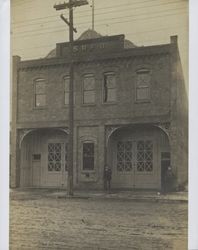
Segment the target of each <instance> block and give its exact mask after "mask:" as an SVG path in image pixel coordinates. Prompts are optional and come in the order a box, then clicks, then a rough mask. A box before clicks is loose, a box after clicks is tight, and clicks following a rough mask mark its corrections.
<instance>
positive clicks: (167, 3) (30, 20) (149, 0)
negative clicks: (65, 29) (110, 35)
mask: <svg viewBox="0 0 198 250" xmlns="http://www.w3.org/2000/svg"><path fill="white" fill-rule="evenodd" d="M151 1H157V0H146V1H143V2H139V1H137V2H135V3H138V4H142V3H145V2H148V3H150V2H151ZM177 3H180V1H175V2H172V1H170V2H166V3H161V4H157V5H156V4H154V5H150V6H140V7H134V3H133V4H128V5H127V9H129V6H133V9H134V8H135V9H142V8H152V7H160V6H162V5H163V6H164V5H169V4H177ZM117 7H123V4H121V5H114V6H113V7H112V6H110V7H105V8H104V7H103V8H98V9H96V10H97V11H98V10H106V9H112V8H113V9H114V8H117ZM118 11H120V8H119V10H118ZM84 12H91V10H84V11H80V12H79V13H84ZM99 14H100V13H99ZM51 17H57V15H51V16H46V17H39V18H33V19H29V20H25V21H19V22H12V24H15V25H17V24H18V23H27V22H32V21H34V20H40V19H46V18H51Z"/></svg>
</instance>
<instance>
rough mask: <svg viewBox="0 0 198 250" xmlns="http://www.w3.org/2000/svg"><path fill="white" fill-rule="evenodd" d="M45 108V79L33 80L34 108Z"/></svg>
mask: <svg viewBox="0 0 198 250" xmlns="http://www.w3.org/2000/svg"><path fill="white" fill-rule="evenodd" d="M44 106H46V81H45V79H37V80H35V107H44Z"/></svg>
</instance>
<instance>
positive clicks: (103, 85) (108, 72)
mask: <svg viewBox="0 0 198 250" xmlns="http://www.w3.org/2000/svg"><path fill="white" fill-rule="evenodd" d="M108 75H110V76H111V75H113V76H114V78H115V87H114V88H106V87H105V82H106V80H105V77H106V76H108ZM102 81H103V83H102V103H103V104H115V103H117V77H116V72H115V71H106V72H104V73H103V79H102ZM105 88H106V90H107V91H108V89H115V100H114V101H108V100H106V101H105Z"/></svg>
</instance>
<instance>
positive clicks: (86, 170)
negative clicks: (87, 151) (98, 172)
mask: <svg viewBox="0 0 198 250" xmlns="http://www.w3.org/2000/svg"><path fill="white" fill-rule="evenodd" d="M84 144H93V147H94V148H93V169H84ZM96 150H97V149H96V143H95V141H92V140H86V141H82V160H81V162H82V172H83V173H87V172H89V173H90V172H95V169H96Z"/></svg>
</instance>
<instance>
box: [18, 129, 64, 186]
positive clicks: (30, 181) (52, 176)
mask: <svg viewBox="0 0 198 250" xmlns="http://www.w3.org/2000/svg"><path fill="white" fill-rule="evenodd" d="M67 148H68V135H67V133H66V131H64V130H61V129H37V130H33V131H31V132H30V133H28V134H27V135H26V136H25V137H24V138H23V140H22V142H21V155H20V186H21V187H66V186H67Z"/></svg>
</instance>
